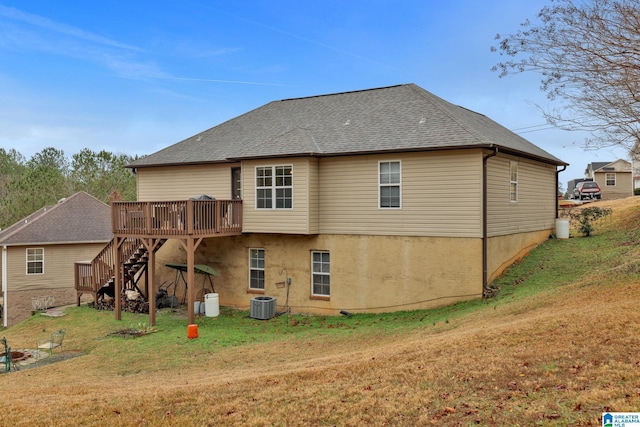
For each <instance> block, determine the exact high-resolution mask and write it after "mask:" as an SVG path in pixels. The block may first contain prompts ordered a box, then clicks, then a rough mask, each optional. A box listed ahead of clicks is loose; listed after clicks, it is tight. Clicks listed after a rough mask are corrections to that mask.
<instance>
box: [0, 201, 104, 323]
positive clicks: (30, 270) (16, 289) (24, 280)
mask: <svg viewBox="0 0 640 427" xmlns="http://www.w3.org/2000/svg"><path fill="white" fill-rule="evenodd" d="M112 237H113V234H112V232H111V210H110V208H109V206H108V205H106V204H105V203H103V202H101V201H100V200H98V199H96V198H95V197H93V196H91V195H89V194H87V193H85V192H79V193H76V194H74V195H72V196H70V197H68V198H66V199H62V200H60V201H59V202H58V203H57V204H56V205H54V206H47V207H44V208H42V209H40V210H38V211H37V212H34V213H33V214H31V215H29V216H28V217H26V218H24V219H22V220H20V221H18V222H17V223H15V224H13V225H12V226H10V227H8V228H6V229H4V230H2V231H0V250H1V251H2V255H1V258H0V273H1V274H0V284H1V285H2V305H3V325H4V326H5V327H6V326H11V325H13V324H16V323H17V322H19V321H21V320H24V319H26V318H27V317H29V316H30V315H31V312H32V311H33V310H34V308H40V307H42V306H43V304H54V305H57V306H59V305H65V304H72V303H74V302H75V300H76V292H75V289H74V263H75V262H76V261H78V260H81V259H88V260H90V259H92V258H93V257H94V256H95V255H96V254H97V253H98V252H100V250H101V249H102V248H103V247H104V246H105V243H107V242H109V241H110V240H111V238H112Z"/></svg>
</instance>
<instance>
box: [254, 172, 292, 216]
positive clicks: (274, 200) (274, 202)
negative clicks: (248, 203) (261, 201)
mask: <svg viewBox="0 0 640 427" xmlns="http://www.w3.org/2000/svg"><path fill="white" fill-rule="evenodd" d="M278 168H285V169H289V174H290V175H291V185H277V179H278V175H277V172H278ZM259 169H271V185H264V186H259V185H258V170H259ZM281 176H282V175H281ZM254 183H255V191H254V195H255V209H257V210H293V206H294V200H293V198H294V196H293V193H294V191H293V164H281V165H267V166H256V167H255V169H254ZM283 189H284V190H290V191H291V207H281V208H280V207H278V190H283ZM259 190H269V191H270V192H271V207H259V206H258V191H259ZM265 200H266V199H265ZM285 200H286V199H285Z"/></svg>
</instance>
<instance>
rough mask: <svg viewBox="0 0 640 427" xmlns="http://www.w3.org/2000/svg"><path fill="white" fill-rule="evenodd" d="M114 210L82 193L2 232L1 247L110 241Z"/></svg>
mask: <svg viewBox="0 0 640 427" xmlns="http://www.w3.org/2000/svg"><path fill="white" fill-rule="evenodd" d="M112 237H113V233H112V231H111V209H110V208H109V206H108V205H107V204H105V203H103V202H101V201H100V200H98V199H96V198H95V197H93V196H91V195H89V194H87V193H85V192H83V191H81V192H79V193H75V194H74V195H72V196H70V197H68V198H66V199H63V200H61V201H60V202H58V203H57V204H55V205H53V206H47V207H44V208H42V209H39V210H38V211H36V212H34V213H33V214H31V215H29V216H28V217H26V218H24V219H22V220H20V221H18V222H17V223H15V224H13V225H11V226H10V227H7V228H6V229H4V230H2V231H0V245H7V246H15V245H26V244H53V243H88V242H108V241H109V240H111V238H112Z"/></svg>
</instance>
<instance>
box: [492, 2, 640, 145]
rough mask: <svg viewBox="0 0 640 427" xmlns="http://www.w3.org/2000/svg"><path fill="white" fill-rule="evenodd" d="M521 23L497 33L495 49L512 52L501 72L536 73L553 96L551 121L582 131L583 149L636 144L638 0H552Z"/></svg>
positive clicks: (639, 128) (639, 126)
mask: <svg viewBox="0 0 640 427" xmlns="http://www.w3.org/2000/svg"><path fill="white" fill-rule="evenodd" d="M537 18H538V21H537V23H532V22H530V21H529V20H527V21H525V22H524V23H523V24H522V29H521V30H520V31H518V32H517V33H515V34H511V35H508V36H506V37H503V36H500V35H497V36H496V40H498V46H497V47H495V46H494V47H492V48H491V50H492V51H498V52H499V53H500V55H503V56H507V57H510V58H511V59H508V60H506V61H504V62H500V63H498V64H497V65H496V66H494V67H493V70H494V71H499V72H500V77H504V76H507V75H510V74H517V73H522V72H525V71H533V72H536V73H540V74H541V75H542V78H541V86H540V89H541V90H542V91H543V92H546V94H547V97H548V98H549V99H550V100H552V101H554V103H555V105H556V107H554V109H553V110H552V111H550V110H546V111H543V112H544V115H545V117H546V119H547V121H548V122H550V123H552V124H554V125H556V126H558V127H560V128H563V129H568V130H586V131H588V132H590V133H591V135H592V138H590V139H589V140H587V141H586V143H585V145H586V148H600V147H605V146H623V147H625V148H626V149H628V150H630V151H631V153H632V154H633V153H634V152H638V151H640V150H639V147H640V3H639V2H638V0H584V1H581V0H575V1H574V0H551V4H550V5H548V6H545V7H544V8H543V9H542V10H541V11H540V12H539V13H538V15H537Z"/></svg>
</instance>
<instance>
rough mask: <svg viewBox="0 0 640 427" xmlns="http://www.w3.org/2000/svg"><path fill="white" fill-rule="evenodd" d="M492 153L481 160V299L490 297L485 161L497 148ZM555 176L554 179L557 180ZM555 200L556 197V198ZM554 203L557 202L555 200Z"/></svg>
mask: <svg viewBox="0 0 640 427" xmlns="http://www.w3.org/2000/svg"><path fill="white" fill-rule="evenodd" d="M490 148H491V149H492V150H493V153H491V154H487V155H486V156H484V157H483V158H482V297H483V298H487V297H488V296H490V292H489V288H488V285H489V284H488V283H487V281H488V276H489V274H488V272H487V270H488V267H487V264H488V254H487V252H488V249H487V248H488V243H489V237H488V232H487V161H488V160H489V159H490V158H491V157H494V156H496V155H497V154H498V147H496V146H492V147H490ZM557 176H558V175H557V174H556V178H557ZM556 199H557V197H556ZM556 203H558V201H557V200H556Z"/></svg>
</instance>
